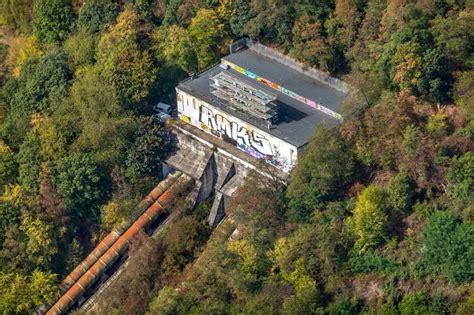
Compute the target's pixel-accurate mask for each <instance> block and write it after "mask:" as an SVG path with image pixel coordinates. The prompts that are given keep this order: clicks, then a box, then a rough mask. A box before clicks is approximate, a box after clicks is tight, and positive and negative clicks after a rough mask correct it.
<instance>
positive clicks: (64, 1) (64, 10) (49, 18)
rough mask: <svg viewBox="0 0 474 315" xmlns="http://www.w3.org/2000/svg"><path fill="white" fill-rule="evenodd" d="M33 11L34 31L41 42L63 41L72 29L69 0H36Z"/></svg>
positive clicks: (72, 19) (72, 18)
mask: <svg viewBox="0 0 474 315" xmlns="http://www.w3.org/2000/svg"><path fill="white" fill-rule="evenodd" d="M34 12H35V19H34V21H33V26H34V31H35V34H36V35H37V36H38V39H39V40H40V41H41V42H43V43H53V42H58V41H63V40H64V39H66V37H67V36H68V34H69V32H70V31H71V30H72V27H73V23H74V17H73V13H72V7H71V1H70V0H38V1H36V2H35V5H34Z"/></svg>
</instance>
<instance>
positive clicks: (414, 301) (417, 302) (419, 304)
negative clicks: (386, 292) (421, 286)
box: [399, 292, 430, 315]
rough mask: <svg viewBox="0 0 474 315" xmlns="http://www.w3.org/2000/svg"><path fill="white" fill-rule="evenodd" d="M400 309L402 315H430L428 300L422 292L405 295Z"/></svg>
mask: <svg viewBox="0 0 474 315" xmlns="http://www.w3.org/2000/svg"><path fill="white" fill-rule="evenodd" d="M399 309H400V314H401V315H409V314H417V315H422V314H430V309H429V307H428V299H427V298H426V296H425V295H424V294H423V293H422V292H417V293H415V294H407V295H405V296H404V297H403V299H402V301H401V302H400V306H399Z"/></svg>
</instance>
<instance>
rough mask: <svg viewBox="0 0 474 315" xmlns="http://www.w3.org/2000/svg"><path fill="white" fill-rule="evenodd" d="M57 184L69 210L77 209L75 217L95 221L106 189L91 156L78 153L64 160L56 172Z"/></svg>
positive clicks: (60, 162)
mask: <svg viewBox="0 0 474 315" xmlns="http://www.w3.org/2000/svg"><path fill="white" fill-rule="evenodd" d="M55 182H56V186H57V189H58V192H59V194H60V195H61V198H62V200H63V201H64V205H65V206H66V207H67V208H70V209H77V212H75V215H77V216H78V217H80V218H85V219H88V218H92V219H94V215H95V207H97V206H98V204H99V203H100V202H101V201H102V198H103V197H104V195H103V192H104V190H105V189H106V187H105V185H104V184H105V183H104V178H103V177H102V174H101V173H100V170H99V167H98V166H97V164H96V163H95V162H94V160H93V159H92V157H91V155H89V154H81V153H76V154H71V155H70V156H66V157H64V158H62V159H61V160H60V161H59V163H58V166H57V168H56V170H55Z"/></svg>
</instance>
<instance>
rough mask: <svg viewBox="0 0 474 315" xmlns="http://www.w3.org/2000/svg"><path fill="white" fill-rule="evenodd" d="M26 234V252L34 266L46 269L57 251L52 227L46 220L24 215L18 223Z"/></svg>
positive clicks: (55, 236) (55, 237)
mask: <svg viewBox="0 0 474 315" xmlns="http://www.w3.org/2000/svg"><path fill="white" fill-rule="evenodd" d="M20 229H21V231H23V232H24V233H25V236H26V253H27V254H28V258H29V260H30V261H32V262H33V263H34V264H35V265H36V266H42V267H43V268H44V269H48V266H50V265H51V263H52V261H53V257H54V255H55V254H57V253H58V244H57V235H55V230H54V227H53V226H52V225H51V224H48V223H47V222H44V221H42V220H40V219H39V218H34V217H32V216H30V215H26V216H25V217H24V218H23V220H22V222H21V225H20Z"/></svg>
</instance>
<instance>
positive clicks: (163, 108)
mask: <svg viewBox="0 0 474 315" xmlns="http://www.w3.org/2000/svg"><path fill="white" fill-rule="evenodd" d="M153 110H154V111H155V112H156V114H155V115H156V116H157V117H158V119H159V120H160V122H161V123H165V122H166V121H167V120H168V119H169V118H171V113H172V112H173V107H171V105H168V104H165V103H161V102H160V103H158V104H156V105H154V106H153Z"/></svg>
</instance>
